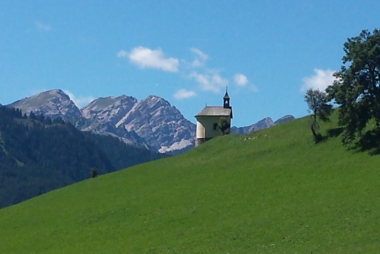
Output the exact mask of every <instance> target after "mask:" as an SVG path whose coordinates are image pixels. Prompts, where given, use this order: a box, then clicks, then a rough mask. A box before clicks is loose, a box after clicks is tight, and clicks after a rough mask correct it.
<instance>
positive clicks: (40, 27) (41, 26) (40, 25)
mask: <svg viewBox="0 0 380 254" xmlns="http://www.w3.org/2000/svg"><path fill="white" fill-rule="evenodd" d="M34 26H35V28H36V29H37V30H38V31H40V32H49V31H51V30H52V27H51V26H50V25H48V24H45V23H42V22H40V21H34Z"/></svg>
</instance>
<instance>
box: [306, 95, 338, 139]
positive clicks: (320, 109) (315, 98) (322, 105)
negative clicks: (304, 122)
mask: <svg viewBox="0 0 380 254" xmlns="http://www.w3.org/2000/svg"><path fill="white" fill-rule="evenodd" d="M305 102H306V103H307V106H308V107H309V109H308V111H309V112H310V113H312V114H311V119H312V120H311V123H310V130H311V132H312V133H313V137H314V142H315V143H318V142H320V141H321V140H322V136H321V134H319V133H318V129H319V124H318V121H317V119H318V118H319V119H320V120H322V121H324V122H327V121H329V120H330V119H329V116H330V114H331V111H332V106H331V105H329V104H327V102H328V100H327V96H326V93H325V92H322V91H320V90H318V89H316V90H313V89H309V90H307V91H306V94H305Z"/></svg>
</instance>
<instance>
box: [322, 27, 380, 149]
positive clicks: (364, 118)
mask: <svg viewBox="0 0 380 254" xmlns="http://www.w3.org/2000/svg"><path fill="white" fill-rule="evenodd" d="M343 49H344V52H345V55H344V56H343V59H342V60H343V64H342V66H341V70H340V71H338V72H336V73H335V74H334V76H335V77H336V81H335V82H334V83H333V85H331V86H329V87H328V88H327V89H326V91H327V94H328V98H329V99H330V100H331V101H333V102H334V103H336V104H338V105H339V106H340V107H339V124H340V125H341V126H343V129H344V131H343V141H344V142H345V143H350V142H352V141H354V140H355V139H356V138H357V137H358V136H359V137H360V136H362V133H363V131H364V130H366V128H369V125H368V124H369V123H371V121H374V127H373V129H375V130H379V129H380V31H379V30H377V29H375V30H374V31H373V32H372V33H371V32H369V31H367V30H363V31H362V32H361V33H360V35H359V36H356V37H352V38H349V39H348V40H347V42H346V43H344V46H343Z"/></svg>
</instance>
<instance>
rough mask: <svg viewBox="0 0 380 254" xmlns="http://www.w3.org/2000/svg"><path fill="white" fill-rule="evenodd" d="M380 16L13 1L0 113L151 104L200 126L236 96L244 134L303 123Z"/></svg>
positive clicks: (8, 8)
mask: <svg viewBox="0 0 380 254" xmlns="http://www.w3.org/2000/svg"><path fill="white" fill-rule="evenodd" d="M379 13H380V2H379V1H378V0H361V1H359V0H352V1H347V0H335V1H334V0H330V1H328V0H319V1H315V0H287V1H283V0H273V1H269V0H267V1H264V0H241V1H237V0H231V1H230V0H218V1H217V0H215V1H214V0H210V1H207V0H201V1H199V0H192V1H183V0H171V1H169V0H167V1H164V0H162V1H158V0H156V1H153V0H150V1H148V0H139V1H127V0H125V1H116V0H104V1H101V0H99V1H90V0H72V1H71V0H55V1H50V0H34V1H25V0H22V1H20V0H4V1H0V103H1V104H8V103H11V102H13V101H16V100H18V99H22V98H24V97H28V96H31V95H33V94H35V93H38V92H41V91H44V90H49V89H56V88H59V89H62V90H64V91H67V92H68V93H69V94H70V96H71V98H72V100H73V101H75V102H76V104H77V105H78V106H79V107H81V106H84V105H86V104H87V103H88V102H89V101H91V100H92V99H94V98H98V97H106V96H119V95H122V94H126V95H130V96H133V97H136V98H137V99H138V100H141V99H144V98H146V97H147V96H149V95H151V94H154V95H157V96H160V97H163V98H164V99H166V100H168V101H169V102H170V103H171V104H172V105H174V106H175V107H177V108H178V109H179V110H180V111H181V112H182V113H183V115H184V116H185V117H186V118H187V119H189V120H190V121H192V122H195V119H194V115H195V114H197V113H198V112H199V111H200V110H201V109H202V108H203V107H204V106H205V105H206V104H207V105H222V97H223V95H224V92H225V88H226V86H228V91H229V94H230V97H231V105H232V107H233V110H234V119H233V123H232V124H233V125H235V126H239V127H240V126H246V125H250V124H253V123H255V122H257V121H259V120H261V119H262V118H264V117H271V118H272V119H273V120H276V119H277V118H279V117H281V116H284V115H286V114H292V115H294V116H295V117H302V116H305V115H307V114H308V113H307V106H306V104H305V102H304V98H303V96H304V92H305V89H306V88H320V89H324V88H325V87H326V86H327V85H329V84H330V83H331V82H332V81H333V78H332V76H331V75H332V73H333V72H334V71H337V70H339V68H340V66H341V62H342V61H341V59H342V56H343V54H344V52H343V43H344V42H345V41H346V40H347V38H349V37H353V36H357V35H359V33H360V31H361V30H363V29H368V30H370V31H372V30H373V29H374V28H380V27H379V26H378V25H379V24H380V15H379Z"/></svg>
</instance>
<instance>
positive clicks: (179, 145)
mask: <svg viewBox="0 0 380 254" xmlns="http://www.w3.org/2000/svg"><path fill="white" fill-rule="evenodd" d="M119 126H123V127H124V128H125V129H126V130H128V131H134V132H136V133H137V134H138V135H139V136H140V137H142V138H144V139H145V140H146V141H147V142H148V144H149V145H151V146H153V147H154V148H156V149H157V150H158V151H159V152H168V151H173V150H179V149H184V148H186V147H188V146H193V144H194V140H195V124H193V123H191V122H190V121H188V120H186V119H185V118H184V117H183V115H182V114H181V112H179V110H178V109H176V108H175V107H173V106H171V105H170V103H169V102H168V101H166V100H164V99H162V98H160V97H157V96H154V95H151V96H148V97H147V98H146V99H144V100H142V101H140V102H139V103H137V104H135V106H134V107H133V108H132V109H131V110H130V111H129V112H128V113H127V114H126V115H125V116H124V117H123V118H122V119H120V121H119V122H118V123H117V124H116V127H119Z"/></svg>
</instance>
